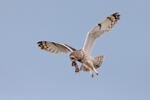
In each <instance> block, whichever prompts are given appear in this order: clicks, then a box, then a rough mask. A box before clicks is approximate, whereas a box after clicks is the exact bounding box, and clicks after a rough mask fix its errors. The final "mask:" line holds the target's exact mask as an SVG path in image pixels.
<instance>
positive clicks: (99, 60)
mask: <svg viewBox="0 0 150 100" xmlns="http://www.w3.org/2000/svg"><path fill="white" fill-rule="evenodd" d="M103 62H104V55H102V56H96V57H94V58H93V64H94V67H95V68H96V69H97V68H99V67H101V65H102V63H103ZM81 70H82V71H85V72H87V71H89V69H88V68H86V67H85V66H84V65H83V64H82V65H81V67H80V71H81Z"/></svg>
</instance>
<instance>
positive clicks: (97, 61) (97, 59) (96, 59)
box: [93, 55, 104, 69]
mask: <svg viewBox="0 0 150 100" xmlns="http://www.w3.org/2000/svg"><path fill="white" fill-rule="evenodd" d="M103 62H104V55H101V56H96V57H94V60H93V64H94V67H95V68H96V69H97V68H99V67H101V65H102V63H103Z"/></svg>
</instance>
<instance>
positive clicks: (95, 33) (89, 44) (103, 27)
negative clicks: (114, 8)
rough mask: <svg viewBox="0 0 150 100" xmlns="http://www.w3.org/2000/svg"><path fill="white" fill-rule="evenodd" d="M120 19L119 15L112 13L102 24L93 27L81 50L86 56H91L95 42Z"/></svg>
mask: <svg viewBox="0 0 150 100" xmlns="http://www.w3.org/2000/svg"><path fill="white" fill-rule="evenodd" d="M119 19H120V14H119V13H114V14H112V15H110V16H108V17H107V18H105V19H104V20H103V21H102V22H100V23H99V24H97V25H96V26H95V27H93V28H92V29H91V30H90V31H89V32H88V33H87V37H86V39H85V42H84V46H83V50H84V51H86V52H87V54H88V55H91V51H92V48H93V45H94V42H95V40H96V39H97V38H98V37H100V36H101V35H102V34H104V33H105V32H109V31H110V30H111V29H112V28H113V27H114V25H115V24H116V23H117V21H118V20H119Z"/></svg>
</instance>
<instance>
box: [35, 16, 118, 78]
mask: <svg viewBox="0 0 150 100" xmlns="http://www.w3.org/2000/svg"><path fill="white" fill-rule="evenodd" d="M119 19H120V14H119V13H114V14H112V15H110V16H108V17H107V18H105V19H104V20H103V21H102V22H100V23H99V24H97V25H96V26H95V27H93V28H92V29H91V30H90V31H89V32H88V33H87V37H86V39H85V42H84V46H83V48H82V49H81V50H76V49H74V48H72V47H71V46H69V45H66V44H61V43H55V42H49V41H40V42H38V46H39V47H40V48H41V49H42V50H45V51H48V52H50V53H54V54H59V53H68V52H71V54H70V59H71V61H72V66H74V67H75V69H76V70H75V72H79V71H80V70H83V71H89V72H90V76H91V77H93V73H92V70H94V72H95V73H96V74H97V75H98V72H97V70H96V69H97V68H99V67H100V66H101V65H102V63H103V61H104V56H103V55H102V56H96V57H91V52H92V48H93V46H94V42H95V40H96V39H97V38H99V37H100V36H101V35H103V34H104V33H106V32H109V31H110V30H111V29H112V28H113V27H114V25H115V24H116V23H117V22H118V20H119ZM76 61H79V62H80V63H82V65H81V67H80V70H79V68H78V65H77V63H76Z"/></svg>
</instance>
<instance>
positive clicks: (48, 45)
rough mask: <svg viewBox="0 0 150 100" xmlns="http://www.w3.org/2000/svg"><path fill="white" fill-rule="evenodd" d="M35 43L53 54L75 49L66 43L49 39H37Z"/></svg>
mask: <svg viewBox="0 0 150 100" xmlns="http://www.w3.org/2000/svg"><path fill="white" fill-rule="evenodd" d="M37 44H38V46H39V47H40V48H41V49H42V50H45V51H47V52H50V53H54V54H60V53H68V52H73V51H75V50H76V49H74V48H72V47H71V46H68V45H66V44H60V43H55V42H50V41H39V42H38V43H37Z"/></svg>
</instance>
